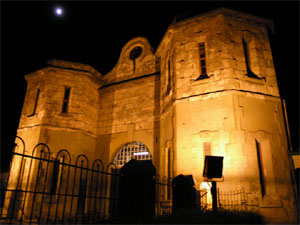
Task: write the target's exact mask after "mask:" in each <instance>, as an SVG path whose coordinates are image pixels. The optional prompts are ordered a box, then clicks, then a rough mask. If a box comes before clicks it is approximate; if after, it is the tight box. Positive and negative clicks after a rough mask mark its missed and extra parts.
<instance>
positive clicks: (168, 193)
mask: <svg viewBox="0 0 300 225" xmlns="http://www.w3.org/2000/svg"><path fill="white" fill-rule="evenodd" d="M167 178H168V189H167V199H168V200H170V197H171V189H170V185H171V184H170V182H169V181H170V178H171V149H170V148H168V176H167Z"/></svg>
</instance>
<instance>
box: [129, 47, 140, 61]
mask: <svg viewBox="0 0 300 225" xmlns="http://www.w3.org/2000/svg"><path fill="white" fill-rule="evenodd" d="M142 51H143V49H142V47H140V46H136V47H134V48H133V49H132V50H131V52H130V54H129V58H130V59H132V60H135V59H136V58H138V57H139V56H140V55H141V54H142Z"/></svg>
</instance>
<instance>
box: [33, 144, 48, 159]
mask: <svg viewBox="0 0 300 225" xmlns="http://www.w3.org/2000/svg"><path fill="white" fill-rule="evenodd" d="M41 146H42V147H44V148H41V149H39V147H41ZM38 149H39V150H38ZM45 149H46V150H47V151H46V152H45ZM36 151H40V158H43V154H44V153H47V154H46V157H47V159H49V157H50V153H51V152H50V148H49V147H48V145H47V144H45V143H39V144H37V145H35V146H34V148H33V151H32V156H35V153H36V156H37V154H38V152H36Z"/></svg>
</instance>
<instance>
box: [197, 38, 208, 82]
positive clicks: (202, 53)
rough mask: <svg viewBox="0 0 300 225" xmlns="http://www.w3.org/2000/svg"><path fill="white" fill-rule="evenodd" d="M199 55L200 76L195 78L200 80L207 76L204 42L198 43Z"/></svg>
mask: <svg viewBox="0 0 300 225" xmlns="http://www.w3.org/2000/svg"><path fill="white" fill-rule="evenodd" d="M199 56H200V76H199V77H198V78H197V79H196V80H202V79H206V78H209V76H208V75H207V72H206V56H205V44H204V43H200V44H199Z"/></svg>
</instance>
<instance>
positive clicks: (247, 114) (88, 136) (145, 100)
mask: <svg viewBox="0 0 300 225" xmlns="http://www.w3.org/2000/svg"><path fill="white" fill-rule="evenodd" d="M268 28H269V29H272V28H273V24H272V22H271V21H269V20H266V19H261V18H258V17H255V16H251V15H247V14H244V13H240V12H236V11H232V10H229V9H218V10H215V11H211V12H208V13H205V14H202V15H199V16H197V17H193V18H188V19H185V20H181V21H177V22H173V23H172V24H171V25H170V26H169V28H168V30H167V31H166V33H165V35H164V37H163V39H162V41H161V43H160V45H159V47H158V49H157V50H156V51H155V53H154V52H153V49H152V48H151V46H150V44H149V43H148V41H147V40H146V39H145V38H143V37H137V38H133V39H131V40H130V41H129V42H128V43H127V44H126V45H125V46H124V47H123V49H122V51H121V54H120V58H119V60H118V62H117V64H116V65H115V67H114V68H113V69H112V70H111V71H110V72H109V73H107V74H105V75H102V74H100V73H99V72H97V71H96V70H94V69H93V68H91V67H90V66H88V65H83V64H79V63H71V62H64V61H58V60H52V61H50V62H48V64H49V66H48V67H46V68H43V69H41V70H39V71H36V72H33V73H31V74H29V75H27V76H26V80H27V84H28V87H27V93H26V97H25V101H24V106H23V111H22V115H21V119H20V124H19V128H18V133H17V134H18V136H20V137H22V138H23V139H24V140H25V143H26V146H27V147H26V149H28V150H30V149H32V148H33V147H34V145H36V144H37V143H40V142H42V143H46V144H47V145H49V146H50V147H51V149H53V150H55V151H58V150H60V149H68V150H69V151H70V152H71V154H74V155H78V154H85V155H87V157H88V158H90V159H95V158H100V159H102V160H104V162H106V163H108V162H113V161H116V160H117V161H118V163H120V165H121V164H122V163H123V162H125V161H124V160H126V159H127V158H126V154H127V153H126V154H125V150H126V149H127V148H130V147H128V146H135V145H140V146H142V148H143V149H142V150H140V151H133V150H131V152H133V154H136V155H137V156H139V157H140V158H139V159H143V157H145V159H146V158H147V157H149V158H152V161H153V164H154V165H155V167H156V169H157V171H158V174H160V175H165V176H168V177H174V176H176V175H179V174H184V175H188V174H192V175H193V178H194V181H195V184H196V188H197V189H200V188H201V187H203V188H207V187H208V186H207V184H206V183H205V182H206V180H205V179H204V178H203V176H202V172H203V164H204V157H205V155H215V156H224V169H223V176H224V179H223V180H222V182H218V187H219V188H220V190H224V191H226V190H236V189H240V188H244V189H245V190H246V194H247V198H248V205H251V206H252V207H253V208H254V209H257V210H259V211H260V212H261V213H263V214H264V215H265V216H266V218H267V219H270V221H271V222H284V223H289V222H295V221H296V214H297V213H296V208H295V202H296V200H295V193H294V189H293V185H294V184H293V182H292V176H291V168H290V161H289V158H288V152H287V146H288V144H287V137H286V132H285V126H284V115H283V110H282V107H281V99H280V96H279V91H278V86H277V80H276V75H275V70H274V65H273V59H272V53H271V48H270V43H269V39H268V35H267V29H268ZM126 146H127V147H126ZM129 158H130V157H129ZM129 158H128V159H129ZM11 179H13V178H11ZM11 182H12V181H11Z"/></svg>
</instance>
